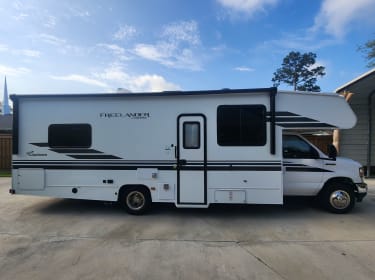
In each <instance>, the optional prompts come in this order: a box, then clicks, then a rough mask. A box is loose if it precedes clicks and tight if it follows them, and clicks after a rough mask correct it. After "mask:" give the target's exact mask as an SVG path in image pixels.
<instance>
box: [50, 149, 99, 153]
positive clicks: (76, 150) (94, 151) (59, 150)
mask: <svg viewBox="0 0 375 280" xmlns="http://www.w3.org/2000/svg"><path fill="white" fill-rule="evenodd" d="M49 150H50V151H52V152H55V153H59V154H69V153H71V154H102V153H103V152H100V151H97V150H94V149H65V148H61V149H59V148H56V149H49Z"/></svg>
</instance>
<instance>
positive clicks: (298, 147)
mask: <svg viewBox="0 0 375 280" xmlns="http://www.w3.org/2000/svg"><path fill="white" fill-rule="evenodd" d="M283 157H284V158H319V153H318V152H317V151H316V150H315V149H314V148H313V147H312V146H310V145H309V144H308V143H307V142H306V141H304V140H303V139H302V138H300V137H298V136H296V135H283Z"/></svg>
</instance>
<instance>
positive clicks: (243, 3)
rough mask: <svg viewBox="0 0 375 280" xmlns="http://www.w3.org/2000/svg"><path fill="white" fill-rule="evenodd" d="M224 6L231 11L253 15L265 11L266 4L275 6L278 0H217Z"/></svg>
mask: <svg viewBox="0 0 375 280" xmlns="http://www.w3.org/2000/svg"><path fill="white" fill-rule="evenodd" d="M217 1H218V2H219V3H220V4H221V5H222V6H223V7H224V8H228V9H229V10H230V11H232V12H236V13H242V14H246V15H248V16H251V15H253V14H254V13H255V12H259V11H262V12H264V11H265V8H266V7H267V6H275V5H276V4H277V3H278V1H279V0H217Z"/></svg>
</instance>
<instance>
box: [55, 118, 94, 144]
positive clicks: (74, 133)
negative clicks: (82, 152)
mask: <svg viewBox="0 0 375 280" xmlns="http://www.w3.org/2000/svg"><path fill="white" fill-rule="evenodd" d="M48 144H49V146H50V147H51V148H89V147H90V146H91V126H90V125H89V124H51V125H50V126H49V127H48Z"/></svg>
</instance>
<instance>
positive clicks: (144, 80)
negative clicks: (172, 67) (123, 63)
mask: <svg viewBox="0 0 375 280" xmlns="http://www.w3.org/2000/svg"><path fill="white" fill-rule="evenodd" d="M129 88H130V89H131V90H132V91H153V92H155V91H165V90H180V89H181V88H180V87H179V86H178V85H175V84H173V83H170V82H167V81H166V80H165V79H164V78H163V77H162V76H159V75H141V76H135V77H132V78H131V79H130V81H129Z"/></svg>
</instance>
